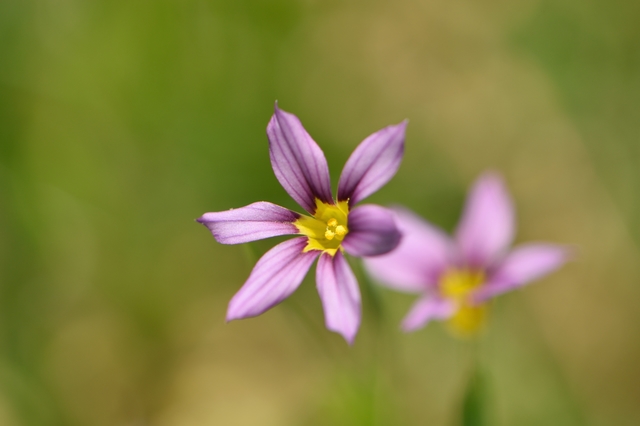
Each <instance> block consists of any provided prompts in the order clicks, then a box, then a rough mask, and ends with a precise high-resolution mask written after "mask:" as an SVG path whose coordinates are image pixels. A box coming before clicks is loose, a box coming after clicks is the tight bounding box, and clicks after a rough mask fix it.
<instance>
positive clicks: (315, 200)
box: [198, 105, 406, 343]
mask: <svg viewBox="0 0 640 426" xmlns="http://www.w3.org/2000/svg"><path fill="white" fill-rule="evenodd" d="M405 128H406V122H402V123H400V124H398V125H395V126H388V127H385V128H384V129H382V130H380V131H378V132H376V133H374V134H372V135H371V136H369V137H367V138H366V139H365V140H364V141H362V143H360V145H359V146H358V147H357V148H356V150H355V151H354V152H353V153H352V154H351V157H350V158H349V159H348V160H347V163H346V164H345V166H344V169H343V170H342V174H341V175H340V181H339V183H338V197H337V199H334V198H333V195H332V193H331V181H330V179H329V168H328V166H327V160H326V159H325V156H324V154H323V152H322V150H321V149H320V147H319V146H318V145H317V144H316V143H315V142H314V140H313V139H311V136H309V134H308V133H307V132H306V130H305V129H304V127H303V126H302V124H301V123H300V120H299V119H298V118H297V117H296V116H295V115H293V114H290V113H287V112H285V111H282V110H281V109H279V108H278V107H277V105H276V108H275V113H274V114H273V116H272V118H271V121H269V125H268V126H267V136H268V139H269V155H270V157H271V165H272V167H273V171H274V173H275V175H276V178H277V179H278V181H279V182H280V184H281V185H282V186H283V187H284V189H285V190H286V191H287V192H288V193H289V195H290V196H291V197H292V198H293V199H294V200H295V201H296V202H297V203H298V204H299V205H300V206H302V208H304V209H305V210H306V211H307V212H308V213H309V215H305V214H300V213H297V212H294V211H291V210H289V209H286V208H284V207H280V206H278V205H275V204H272V203H268V202H264V201H261V202H257V203H253V204H250V205H248V206H245V207H241V208H239V209H232V210H228V211H223V212H214V213H205V214H204V215H203V216H202V217H201V218H199V219H198V222H200V223H202V224H204V225H205V226H206V227H207V228H209V230H211V232H212V234H213V236H214V238H215V239H216V240H217V241H218V242H220V243H222V244H239V243H246V242H249V241H255V240H260V239H263V238H268V237H275V236H279V235H289V234H298V235H301V236H300V237H296V238H292V239H290V240H287V241H285V242H283V243H280V244H278V245H276V246H275V247H273V248H272V249H271V250H269V251H268V252H267V253H265V254H264V256H262V258H261V259H260V260H259V261H258V263H257V264H256V265H255V267H254V268H253V271H251V274H250V275H249V278H248V279H247V281H246V282H245V283H244V285H243V286H242V288H241V289H240V290H239V291H238V292H237V293H236V294H235V296H233V298H232V299H231V302H230V303H229V307H228V310H227V321H231V320H234V319H241V318H248V317H253V316H256V315H260V314H262V313H263V312H265V311H266V310H268V309H270V308H271V307H273V306H275V305H276V304H278V303H280V302H281V301H282V300H284V299H285V298H287V297H288V296H289V295H290V294H291V293H293V291H294V290H295V289H296V288H297V287H298V286H299V285H300V283H301V282H302V280H303V279H304V277H305V275H306V274H307V271H308V270H309V268H310V267H311V264H312V263H313V261H314V260H315V259H316V258H317V257H319V260H318V266H317V268H316V286H317V288H318V293H319V294H320V299H321V301H322V306H323V308H324V315H325V323H326V326H327V328H328V329H329V330H332V331H336V332H338V333H340V334H342V336H344V338H345V339H346V340H347V341H348V342H349V343H352V342H353V339H354V338H355V335H356V333H357V331H358V328H359V326H360V317H361V306H360V290H359V288H358V282H357V281H356V277H355V275H354V274H353V271H352V270H351V267H350V266H349V264H348V263H347V260H346V259H345V256H344V252H346V253H348V254H350V255H352V256H358V257H365V256H377V255H381V254H384V253H387V252H389V251H390V250H392V249H393V248H395V247H396V246H397V245H398V242H399V241H400V236H401V235H400V232H399V231H398V228H397V227H396V224H395V222H394V219H393V213H392V212H391V211H390V210H388V209H386V208H384V207H381V206H377V205H373V204H365V205H360V206H357V207H356V206H355V205H356V204H357V203H358V202H360V201H361V200H363V199H364V198H366V197H368V196H369V195H371V194H372V193H374V192H375V191H377V190H378V189H380V188H381V187H382V186H383V185H385V184H386V183H387V182H388V181H389V180H390V179H391V178H392V177H393V176H394V175H395V173H396V171H397V170H398V167H399V166H400V162H401V161H402V155H403V152H404V135H405Z"/></svg>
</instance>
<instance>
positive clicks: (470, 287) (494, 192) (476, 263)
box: [365, 173, 569, 336]
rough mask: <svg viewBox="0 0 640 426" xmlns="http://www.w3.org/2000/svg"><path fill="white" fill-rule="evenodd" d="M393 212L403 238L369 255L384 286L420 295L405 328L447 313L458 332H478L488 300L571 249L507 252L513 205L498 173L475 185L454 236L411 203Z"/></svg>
mask: <svg viewBox="0 0 640 426" xmlns="http://www.w3.org/2000/svg"><path fill="white" fill-rule="evenodd" d="M394 212H395V215H396V223H397V225H398V228H399V229H400V232H402V235H403V236H402V241H401V242H400V244H399V245H398V247H397V248H396V249H395V250H393V251H392V252H390V253H388V254H385V255H382V256H378V257H375V258H371V259H365V267H366V269H367V270H368V271H369V273H370V274H371V275H372V276H373V277H375V278H376V279H377V280H379V281H380V282H381V283H382V284H383V285H386V286H388V287H390V288H393V289H396V290H400V291H406V292H415V293H420V294H421V297H420V298H419V299H418V301H417V302H416V303H415V304H414V306H413V307H412V308H411V310H410V311H409V313H408V314H407V316H406V317H405V318H404V320H403V323H402V328H403V330H404V331H412V330H416V329H418V328H421V327H423V326H425V325H426V324H427V323H428V322H429V321H431V320H434V319H436V320H448V322H449V325H450V327H451V329H452V331H454V332H455V333H456V334H458V335H462V336H465V335H472V334H474V333H475V332H477V331H478V330H479V329H480V327H481V326H482V325H483V324H484V319H485V316H486V305H485V304H484V302H486V301H487V300H488V299H490V298H492V297H494V296H496V295H499V294H501V293H504V292H506V291H509V290H513V289H516V288H518V287H520V286H523V285H524V284H526V283H528V282H530V281H533V280H535V279H537V278H539V277H541V276H543V275H545V274H547V273H549V272H551V271H553V270H555V269H557V268H558V267H560V266H561V265H562V264H564V263H565V262H566V261H567V258H568V256H569V253H568V250H567V248H565V247H562V246H558V245H553V244H545V243H536V244H526V245H522V246H519V247H516V248H515V249H513V250H512V251H510V252H509V251H508V248H509V246H510V244H511V242H512V239H513V234H514V211H513V206H512V203H511V199H510V197H509V194H508V193H507V191H506V189H505V187H504V184H503V182H502V179H501V178H500V177H499V176H498V175H496V174H494V173H485V174H484V175H482V176H481V177H480V178H479V179H478V180H477V181H476V183H475V184H474V186H473V188H472V190H471V192H470V194H469V196H468V198H467V202H466V206H465V209H464V214H463V216H462V219H461V221H460V223H459V224H458V228H457V230H456V232H455V236H454V238H453V239H452V238H450V237H449V236H447V235H446V234H445V233H444V232H443V231H442V230H440V229H439V228H437V227H435V226H434V225H431V224H430V223H428V222H426V221H425V220H423V219H422V218H420V217H418V216H416V215H415V214H414V213H412V212H410V211H408V210H406V209H402V208H394Z"/></svg>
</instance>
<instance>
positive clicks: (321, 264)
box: [316, 251, 361, 344]
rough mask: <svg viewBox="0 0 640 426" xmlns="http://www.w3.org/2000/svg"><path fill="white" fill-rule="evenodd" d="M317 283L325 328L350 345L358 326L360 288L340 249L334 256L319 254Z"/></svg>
mask: <svg viewBox="0 0 640 426" xmlns="http://www.w3.org/2000/svg"><path fill="white" fill-rule="evenodd" d="M316 285H317V287H318V293H319V294H320V299H321V300H322V307H323V308H324V318H325V324H326V326H327V328H328V329H329V330H331V331H335V332H337V333H340V334H341V335H342V336H343V337H344V338H345V339H346V341H347V342H348V343H349V344H352V343H353V340H354V339H355V337H356V333H357V332H358V328H359V327H360V317H361V312H360V289H359V288H358V281H357V280H356V277H355V275H354V274H353V271H351V267H350V266H349V264H348V263H347V260H346V259H345V258H344V255H343V254H342V252H340V251H338V252H337V253H336V255H335V256H333V257H331V255H329V254H328V253H323V254H322V255H321V256H320V259H318V267H317V270H316Z"/></svg>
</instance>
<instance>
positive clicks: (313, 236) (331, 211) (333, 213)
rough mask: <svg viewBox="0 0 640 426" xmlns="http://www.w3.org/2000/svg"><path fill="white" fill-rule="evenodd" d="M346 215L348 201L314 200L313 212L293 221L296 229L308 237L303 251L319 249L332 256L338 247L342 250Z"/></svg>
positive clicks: (345, 232)
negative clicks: (331, 202)
mask: <svg viewBox="0 0 640 426" xmlns="http://www.w3.org/2000/svg"><path fill="white" fill-rule="evenodd" d="M348 215H349V203H348V201H340V202H338V203H337V204H328V203H324V202H322V201H320V200H316V212H315V214H314V215H313V216H302V217H300V219H298V220H296V221H295V222H294V225H295V226H296V228H298V231H299V232H300V233H301V234H302V235H306V236H307V237H309V240H308V241H307V246H306V247H305V248H304V251H305V252H308V251H311V250H321V251H324V252H327V253H329V254H330V255H331V256H334V255H335V254H336V252H337V251H338V249H340V250H342V247H341V243H342V240H343V239H344V237H345V236H346V235H347V234H348V233H349V228H348V227H347V216H348Z"/></svg>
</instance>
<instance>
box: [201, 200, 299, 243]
mask: <svg viewBox="0 0 640 426" xmlns="http://www.w3.org/2000/svg"><path fill="white" fill-rule="evenodd" d="M299 217H300V215H299V214H298V213H296V212H292V211H291V210H288V209H285V208H284V207H280V206H277V205H275V204H272V203H267V202H265V201H261V202H257V203H253V204H249V205H248V206H245V207H241V208H239V209H231V210H227V211H223V212H212V213H205V214H204V215H202V217H200V218H199V219H197V221H198V222H200V223H202V224H203V225H204V226H206V227H207V228H209V230H210V231H211V233H212V234H213V237H214V238H215V239H216V241H218V242H219V243H222V244H240V243H246V242H248V241H256V240H261V239H264V238H269V237H275V236H278V235H289V234H297V233H298V228H296V227H295V225H293V222H295V221H296V220H297V219H298V218H299Z"/></svg>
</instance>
